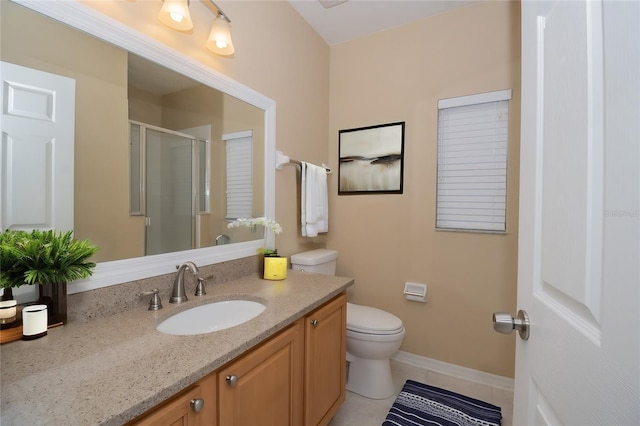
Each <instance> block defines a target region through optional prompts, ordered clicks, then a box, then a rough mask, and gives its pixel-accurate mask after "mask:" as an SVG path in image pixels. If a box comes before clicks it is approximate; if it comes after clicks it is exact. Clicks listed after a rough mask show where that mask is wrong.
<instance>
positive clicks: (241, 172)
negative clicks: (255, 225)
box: [226, 132, 253, 220]
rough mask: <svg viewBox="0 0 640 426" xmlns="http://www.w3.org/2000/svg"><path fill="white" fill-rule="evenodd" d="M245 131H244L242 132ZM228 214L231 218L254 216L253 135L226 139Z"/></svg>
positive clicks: (227, 216) (228, 217)
mask: <svg viewBox="0 0 640 426" xmlns="http://www.w3.org/2000/svg"><path fill="white" fill-rule="evenodd" d="M242 133H244V132H242ZM226 151H227V215H226V218H227V219H229V220H235V219H238V218H241V217H252V216H253V137H251V136H249V137H246V136H245V137H236V138H228V139H226Z"/></svg>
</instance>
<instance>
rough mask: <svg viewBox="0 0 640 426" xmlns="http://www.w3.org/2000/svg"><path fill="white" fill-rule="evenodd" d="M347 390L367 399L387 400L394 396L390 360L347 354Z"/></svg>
mask: <svg viewBox="0 0 640 426" xmlns="http://www.w3.org/2000/svg"><path fill="white" fill-rule="evenodd" d="M347 361H349V375H348V377H347V390H348V391H350V392H353V393H357V394H358V395H361V396H364V397H365V398H371V399H386V398H389V397H390V396H393V394H394V388H393V380H392V378H391V363H390V362H389V360H388V359H363V358H358V357H356V356H353V355H351V354H350V353H349V352H347Z"/></svg>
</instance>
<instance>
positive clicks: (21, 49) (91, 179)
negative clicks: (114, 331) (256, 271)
mask: <svg viewBox="0 0 640 426" xmlns="http://www.w3.org/2000/svg"><path fill="white" fill-rule="evenodd" d="M17 2H18V3H21V4H24V5H25V6H27V7H28V8H29V9H35V10H37V11H39V12H42V13H45V14H47V15H50V16H52V17H54V18H55V19H56V20H53V19H50V18H48V17H47V16H43V15H42V14H40V13H36V12H34V11H32V10H29V9H28V8H25V7H23V6H20V5H17V4H15V3H14V2H7V1H4V2H0V7H1V11H0V12H1V13H0V17H1V19H2V22H1V23H2V28H1V38H0V40H1V43H2V44H1V49H0V55H1V59H2V60H3V61H7V62H12V63H16V64H19V65H23V66H26V67H31V68H35V69H39V70H43V71H47V72H50V73H54V74H59V75H64V76H67V77H70V78H73V79H74V80H75V81H76V123H75V167H74V168H75V190H74V192H75V209H74V210H75V219H74V231H75V235H76V237H78V238H82V239H84V238H88V239H90V240H91V241H92V242H93V243H94V244H96V245H98V246H99V247H100V251H99V252H98V254H97V255H96V258H95V260H96V261H97V262H105V261H115V260H123V259H132V258H139V257H140V256H144V255H145V252H146V253H147V254H156V253H165V254H164V255H162V256H161V257H158V256H151V257H152V258H153V260H151V259H150V260H149V262H140V261H136V262H135V264H134V263H117V265H115V264H114V266H113V267H111V266H110V265H111V264H112V263H114V262H106V263H101V264H99V265H98V268H97V269H96V273H95V274H94V277H93V278H92V279H90V281H94V282H97V281H101V280H102V281H105V282H106V281H110V282H109V284H113V283H114V282H113V281H114V280H115V281H119V282H124V281H129V280H133V279H139V278H142V277H144V276H152V275H158V274H160V273H166V272H163V271H170V270H171V269H170V268H171V266H172V265H171V263H173V261H172V260H171V259H176V258H180V256H187V257H188V258H189V259H206V260H204V261H203V262H205V264H206V262H208V263H215V261H216V259H221V260H229V259H233V258H238V257H243V256H245V255H250V254H251V253H255V248H256V247H260V245H261V243H262V238H263V235H262V234H260V233H252V232H247V230H240V229H238V230H230V229H228V228H227V227H226V225H227V223H228V221H229V219H233V217H232V216H229V211H230V208H229V206H228V198H227V181H228V179H229V176H230V175H231V174H232V171H233V170H229V169H228V168H227V164H228V161H227V149H228V146H227V145H228V144H229V143H228V141H225V140H224V136H225V135H228V134H234V133H242V132H247V131H250V132H251V134H252V140H253V143H252V151H253V160H252V163H251V168H252V170H251V171H252V176H253V178H252V179H253V180H252V182H251V188H252V194H251V195H252V202H251V206H250V212H251V215H252V216H264V215H269V216H273V205H272V200H273V195H274V193H273V191H274V188H273V167H267V166H270V165H271V164H272V159H271V158H270V157H271V156H272V155H273V150H274V147H273V138H274V135H275V124H274V123H275V103H273V101H271V100H270V99H268V98H265V97H263V96H262V95H260V94H258V93H256V92H254V91H252V90H251V89H248V88H246V87H245V86H242V85H241V84H238V83H236V82H233V81H231V80H229V79H228V78H226V77H224V76H222V75H220V74H217V73H215V72H213V71H211V70H210V69H208V68H206V67H204V66H203V65H201V64H200V63H198V62H195V61H193V60H191V59H189V58H187V57H184V56H182V55H180V54H178V53H176V52H175V51H172V50H169V49H168V48H166V47H164V46H163V45H160V44H158V43H157V42H155V41H153V40H151V39H146V38H145V37H144V36H141V35H140V34H138V33H135V32H133V30H130V29H128V28H126V29H123V28H122V27H117V30H116V29H115V28H113V27H112V25H114V24H112V23H111V22H110V21H109V20H108V19H107V18H105V17H104V16H103V15H101V14H99V13H97V12H95V11H93V10H92V9H90V8H88V7H87V6H84V5H82V4H81V3H79V2H62V3H58V2H56V3H55V5H51V4H48V3H49V2H25V1H23V0H19V1H17ZM58 21H63V22H64V23H66V24H69V25H71V26H69V25H65V24H63V23H60V22H58ZM74 26H75V27H78V28H80V29H82V30H83V31H84V32H83V31H79V30H77V29H75V28H73V27H74ZM86 33H90V34H92V35H88V34H86ZM94 36H97V37H100V38H103V39H105V40H106V41H103V40H101V39H99V38H96V37H94ZM114 43H117V44H119V45H120V46H122V47H118V46H116V45H114ZM129 51H134V52H136V53H137V54H133V53H130V52H129ZM143 55H144V56H146V57H148V58H149V59H145V58H143V57H142V56H143ZM161 64H162V65H161ZM164 65H168V66H170V67H171V68H173V69H176V70H178V71H179V73H176V72H175V71H171V70H169V69H168V67H166V66H164ZM216 87H218V88H224V90H225V92H227V93H223V92H221V91H220V90H217V89H215V88H216ZM242 99H244V100H242ZM265 113H266V114H265ZM130 120H132V122H135V123H137V124H138V125H139V126H140V125H141V124H144V125H145V126H146V128H147V133H146V134H143V133H141V130H140V129H138V131H137V133H136V131H133V129H134V127H133V126H132V127H131V129H130V127H129V121H130ZM141 127H143V126H141ZM157 128H161V129H164V130H163V132H165V133H166V134H170V135H175V134H176V133H179V134H187V135H189V136H188V137H187V138H186V141H188V142H184V143H183V145H184V146H186V147H187V148H185V149H184V150H182V149H179V148H178V147H179V146H180V142H177V140H171V141H169V142H166V141H165V143H164V145H162V149H159V150H158V151H157V152H156V151H154V152H151V151H150V150H149V147H150V146H151V145H154V142H151V141H152V140H153V137H150V136H149V134H150V133H153V132H154V131H157ZM155 136H157V138H158V139H160V138H159V136H158V135H157V134H156V135H155ZM145 138H147V139H145ZM169 139H171V138H169ZM158 148H160V146H158ZM164 148H167V150H166V151H169V152H172V151H173V152H174V153H177V155H175V156H173V157H172V156H171V155H167V154H166V151H165V150H164ZM165 158H174V159H173V160H169V159H168V160H166V164H169V165H171V163H172V162H174V164H173V165H172V166H171V167H168V168H167V169H165V167H164V165H165ZM177 158H180V159H181V160H182V161H183V163H182V164H183V165H179V163H178V162H177V161H178V160H177ZM160 159H162V161H160ZM161 165H162V167H160V166H161ZM153 168H156V169H157V170H154V171H155V172H160V170H161V173H158V175H157V180H158V182H155V183H154V185H155V187H153V188H152V183H151V182H150V181H149V177H148V176H149V175H148V173H149V172H150V171H151V170H150V169H153ZM166 170H170V171H171V172H170V173H172V174H176V173H179V174H182V175H183V176H182V177H183V178H184V179H183V180H182V181H180V180H176V181H173V182H172V183H168V182H169V180H167V178H166V176H165V172H166ZM187 181H188V184H187V183H186V182H187ZM192 182H193V183H192ZM169 186H173V188H172V190H173V192H177V193H181V192H183V193H187V195H188V196H187V197H185V201H183V202H182V201H181V202H176V201H171V202H169V203H167V205H165V206H161V205H159V202H157V201H152V198H150V195H151V194H150V193H151V192H153V191H160V189H159V188H162V190H163V191H164V187H169ZM162 194H164V192H163V193H162ZM151 204H156V205H155V206H154V207H157V208H158V209H159V210H160V213H156V215H158V216H156V217H154V216H150V215H149V212H150V207H151ZM169 207H170V208H169ZM168 209H169V210H170V209H173V210H174V212H173V213H175V214H177V215H178V216H174V217H172V218H170V219H166V220H165V217H164V216H162V215H164V214H165V213H166V211H167V210H168ZM184 212H187V213H184ZM181 216H185V217H186V218H182V219H184V220H182V219H178V217H181ZM180 221H184V222H185V223H187V225H188V226H184V228H185V229H186V231H183V232H180V233H177V232H178V231H177V229H178V227H177V224H178V222H180ZM157 222H168V223H163V224H162V225H163V226H162V229H163V231H161V232H159V233H158V234H157V235H155V236H151V235H150V234H149V232H148V231H149V229H148V228H149V226H148V224H149V223H151V227H153V226H154V225H155V224H156V223H157ZM237 231H238V232H237ZM222 235H224V237H221V236H222ZM154 238H155V239H157V241H156V242H158V241H159V242H160V243H159V244H158V247H157V248H154V249H150V248H148V247H146V246H147V244H146V240H151V239H154ZM165 239H171V240H176V239H179V240H182V241H188V244H186V245H181V246H178V247H175V246H169V245H167V244H164V243H163V242H162V240H165ZM216 240H217V241H218V242H219V241H228V242H230V243H231V244H226V245H224V247H214V248H213V249H211V250H212V251H211V252H208V251H207V252H202V251H198V250H196V251H195V252H194V251H188V252H184V255H181V254H180V253H182V252H181V251H180V252H179V253H176V254H174V255H168V254H167V251H170V252H175V251H177V250H183V249H186V248H189V249H191V248H196V249H197V248H198V247H203V248H205V247H213V246H215V245H216ZM246 241H255V242H256V244H251V245H250V246H248V245H245V244H243V242H246ZM234 246H238V247H237V248H234ZM249 247H250V248H249ZM200 250H202V249H200ZM176 256H177V257H176ZM210 259H211V260H210ZM167 263H169V265H167ZM159 264H161V265H162V266H163V267H162V268H158V267H157V265H159ZM173 264H174V265H175V263H173ZM131 265H135V271H133V270H132V271H129V272H132V273H131V274H130V275H129V276H128V277H124V276H122V277H120V276H119V275H120V274H121V273H122V271H124V272H127V271H128V270H127V268H128V267H133V266H131ZM115 268H117V269H118V272H117V273H116V272H109V274H111V276H110V277H107V276H106V275H104V274H103V272H104V271H113V270H115ZM143 270H144V271H143ZM145 271H146V272H145ZM114 275H118V277H117V278H114ZM105 285H106V284H105ZM97 286H98V287H99V286H101V285H97ZM92 287H93V288H95V286H92V285H89V286H88V287H87V289H88V288H92ZM72 291H73V289H70V292H72Z"/></svg>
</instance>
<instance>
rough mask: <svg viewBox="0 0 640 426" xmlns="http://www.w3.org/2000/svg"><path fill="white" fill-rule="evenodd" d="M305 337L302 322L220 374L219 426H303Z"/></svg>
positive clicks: (222, 370) (227, 367)
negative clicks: (301, 425)
mask: <svg viewBox="0 0 640 426" xmlns="http://www.w3.org/2000/svg"><path fill="white" fill-rule="evenodd" d="M303 333H304V327H303V326H302V321H301V320H299V321H298V322H296V323H295V324H294V325H292V326H291V327H289V328H288V329H285V330H284V331H283V332H281V333H280V334H278V335H276V336H275V337H273V338H272V339H271V340H269V341H267V342H266V343H264V344H263V345H261V346H259V347H258V348H257V349H254V350H252V351H251V352H250V353H248V354H247V355H244V356H242V357H241V358H239V359H238V360H236V361H234V362H233V363H231V364H229V365H228V366H226V367H224V368H222V369H221V370H219V371H218V416H219V417H218V420H219V425H220V426H225V425H234V426H245V425H246V426H254V425H260V426H270V425H272V426H286V425H290V426H295V425H300V424H302V415H303V412H302V404H303V395H302V387H303V359H304V352H303V351H304V334H303Z"/></svg>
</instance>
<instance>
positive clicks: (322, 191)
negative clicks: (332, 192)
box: [300, 161, 329, 237]
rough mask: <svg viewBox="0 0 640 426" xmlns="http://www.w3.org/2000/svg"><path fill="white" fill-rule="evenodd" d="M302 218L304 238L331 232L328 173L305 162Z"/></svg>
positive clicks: (301, 198) (302, 178)
mask: <svg viewBox="0 0 640 426" xmlns="http://www.w3.org/2000/svg"><path fill="white" fill-rule="evenodd" d="M300 173H301V186H302V188H301V197H300V217H301V222H302V236H303V237H315V236H317V235H318V233H319V232H328V231H329V200H328V194H327V171H326V170H325V168H324V167H319V166H316V165H313V164H310V163H306V162H304V161H302V162H301V172H300Z"/></svg>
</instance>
